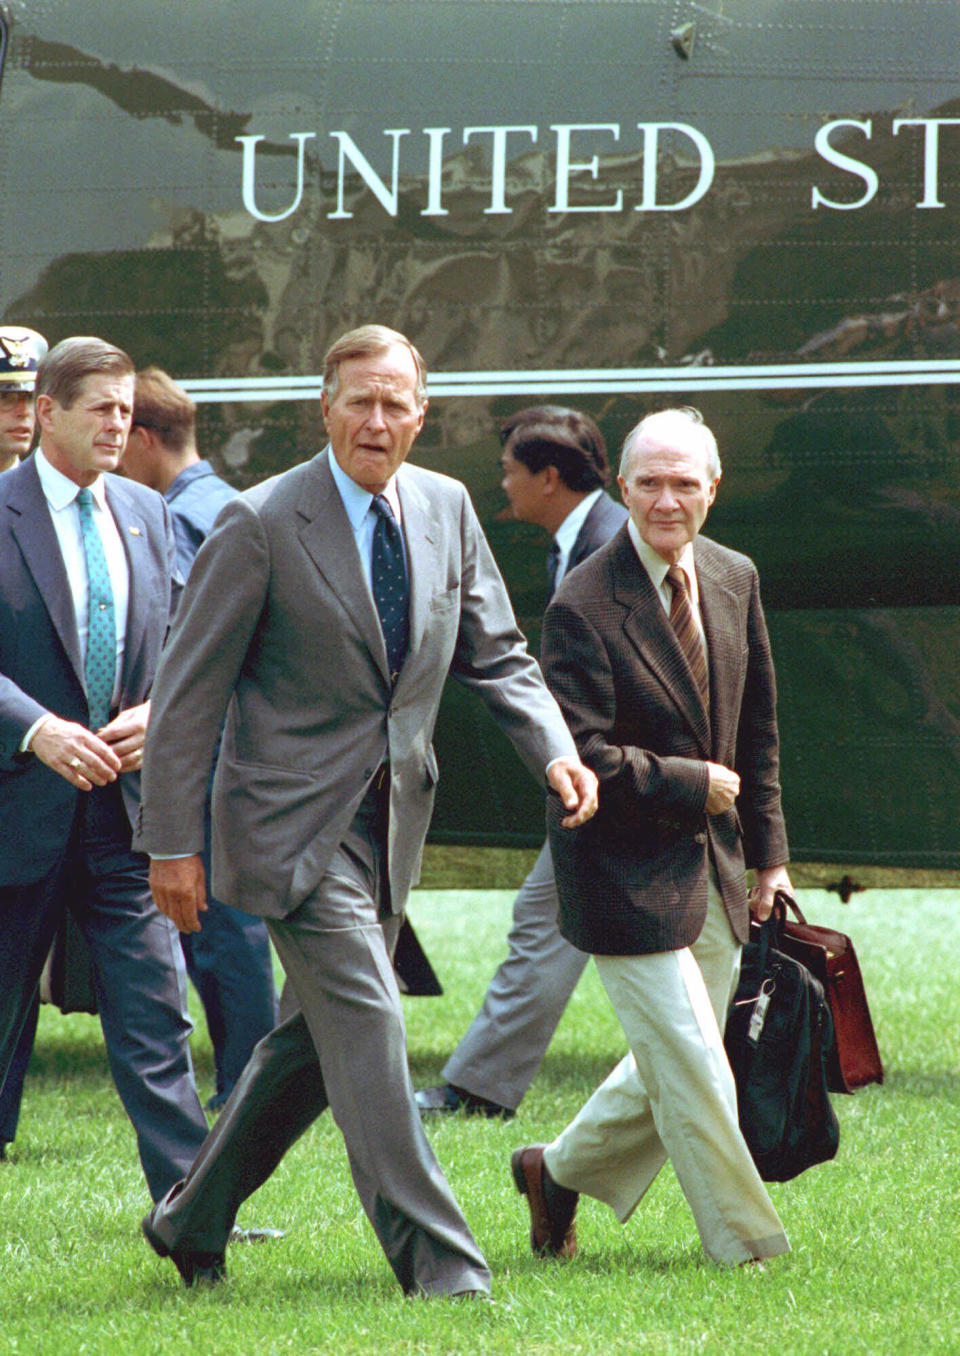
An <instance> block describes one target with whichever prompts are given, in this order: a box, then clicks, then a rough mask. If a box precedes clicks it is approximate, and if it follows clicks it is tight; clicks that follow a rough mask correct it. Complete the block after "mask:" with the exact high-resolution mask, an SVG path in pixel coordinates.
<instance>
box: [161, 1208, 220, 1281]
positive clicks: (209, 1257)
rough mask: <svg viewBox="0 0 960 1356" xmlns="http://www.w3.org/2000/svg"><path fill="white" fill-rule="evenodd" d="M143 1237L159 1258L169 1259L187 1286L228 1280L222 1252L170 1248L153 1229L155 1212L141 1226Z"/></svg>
mask: <svg viewBox="0 0 960 1356" xmlns="http://www.w3.org/2000/svg"><path fill="white" fill-rule="evenodd" d="M140 1227H141V1228H142V1229H143V1236H144V1238H145V1239H146V1240H147V1242H148V1243H149V1244H150V1246H151V1248H153V1250H154V1252H155V1253H156V1254H157V1256H158V1257H169V1258H170V1260H171V1261H172V1262H173V1265H174V1266H175V1267H176V1268H177V1270H178V1271H179V1273H180V1275H181V1276H182V1277H183V1283H184V1285H187V1286H194V1285H219V1283H220V1282H221V1281H225V1280H226V1279H227V1261H226V1258H225V1257H224V1255H223V1253H222V1252H190V1251H188V1250H187V1249H186V1248H168V1247H167V1245H166V1243H164V1241H163V1239H162V1238H161V1237H160V1235H159V1234H158V1233H157V1231H156V1229H154V1227H153V1211H151V1212H150V1214H149V1215H147V1216H146V1217H145V1218H144V1220H143V1221H142V1223H141V1226H140Z"/></svg>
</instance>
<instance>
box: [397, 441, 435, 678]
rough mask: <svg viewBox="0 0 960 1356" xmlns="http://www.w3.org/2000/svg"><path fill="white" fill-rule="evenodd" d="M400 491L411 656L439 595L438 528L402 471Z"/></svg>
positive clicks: (426, 504) (421, 496) (427, 503)
mask: <svg viewBox="0 0 960 1356" xmlns="http://www.w3.org/2000/svg"><path fill="white" fill-rule="evenodd" d="M397 490H398V492H399V495H400V512H401V514H402V516H403V540H404V544H405V546H406V549H407V566H408V569H409V571H410V653H411V655H413V654H415V653H416V652H417V650H418V649H419V648H420V642H421V641H422V639H423V633H424V629H425V627H426V624H427V617H428V614H429V611H430V599H431V598H432V597H433V595H434V593H435V592H436V584H437V576H436V570H437V552H436V549H435V548H436V543H437V539H438V538H437V527H436V520H435V518H434V514H433V510H432V508H431V505H430V501H429V500H428V499H427V498H426V496H425V495H424V494H423V491H422V490H421V489H420V488H419V487H418V486H417V485H415V484H414V483H413V482H412V481H411V480H410V479H409V478H408V477H405V476H404V474H403V470H402V468H401V471H400V474H399V476H398V478H397ZM405 669H406V665H404V669H403V670H401V673H400V679H401V681H402V679H403V673H404V671H405Z"/></svg>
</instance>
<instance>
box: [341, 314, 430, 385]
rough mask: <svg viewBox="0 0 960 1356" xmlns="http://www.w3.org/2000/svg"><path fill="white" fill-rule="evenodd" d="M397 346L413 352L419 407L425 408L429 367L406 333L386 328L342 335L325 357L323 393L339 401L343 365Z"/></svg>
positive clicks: (366, 328)
mask: <svg viewBox="0 0 960 1356" xmlns="http://www.w3.org/2000/svg"><path fill="white" fill-rule="evenodd" d="M394 345H401V346H402V347H403V348H407V349H409V350H410V355H411V357H412V358H413V361H414V365H415V366H416V369H417V404H418V405H422V404H423V402H424V401H425V400H426V398H427V365H426V363H425V362H424V361H423V357H422V355H421V354H420V352H419V351H418V349H416V348H415V347H414V345H413V344H411V342H410V340H409V339H408V338H407V336H406V335H405V334H401V333H400V331H399V330H391V329H389V328H388V327H387V326H386V325H360V326H359V327H358V328H357V329H355V330H349V331H348V332H347V333H346V334H342V335H341V336H340V338H339V339H337V340H335V342H334V343H332V344H331V345H330V347H329V348H328V349H327V351H326V353H325V354H324V357H323V391H324V394H325V395H326V397H327V399H328V400H334V399H336V395H337V391H338V390H339V388H340V364H341V363H343V362H347V360H348V359H350V358H369V357H370V356H371V355H373V354H377V353H386V351H387V350H388V349H390V348H393V347H394Z"/></svg>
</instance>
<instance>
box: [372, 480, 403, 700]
mask: <svg viewBox="0 0 960 1356" xmlns="http://www.w3.org/2000/svg"><path fill="white" fill-rule="evenodd" d="M371 507H372V509H373V511H374V513H375V514H376V518H377V520H376V522H375V523H374V525H373V551H372V554H371V569H370V582H371V585H372V588H373V601H374V602H375V603H376V605H377V612H378V614H379V616H380V625H381V626H382V627H383V639H384V641H385V642H386V647H387V663H388V664H389V666H390V681H391V682H392V683H395V682H396V681H397V677H398V675H399V673H400V670H401V668H402V667H403V661H404V659H406V657H407V646H408V645H409V643H410V617H409V613H410V586H409V584H408V582H407V566H406V561H405V560H404V555H403V537H402V536H401V533H400V525H399V523H398V522H397V520H396V518H395V517H394V516H393V510H392V509H391V507H390V505H389V504H388V503H387V501H386V499H384V497H383V495H382V494H376V495H374V497H373V503H372V505H371Z"/></svg>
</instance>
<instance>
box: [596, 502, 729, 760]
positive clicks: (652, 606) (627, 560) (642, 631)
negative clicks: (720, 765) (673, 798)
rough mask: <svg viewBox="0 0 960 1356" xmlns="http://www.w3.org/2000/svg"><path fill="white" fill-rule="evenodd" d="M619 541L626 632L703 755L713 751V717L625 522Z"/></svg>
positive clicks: (617, 565)
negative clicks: (711, 747) (708, 715)
mask: <svg viewBox="0 0 960 1356" xmlns="http://www.w3.org/2000/svg"><path fill="white" fill-rule="evenodd" d="M615 540H616V542H617V549H616V550H615V552H614V553H613V555H612V556H611V564H612V566H613V571H614V597H615V598H616V600H617V601H618V602H619V603H620V604H621V606H623V607H624V608H625V609H626V613H627V615H626V617H625V618H624V622H623V630H624V634H625V635H626V637H627V639H628V640H629V641H630V643H631V645H633V647H634V648H635V649H636V651H637V652H638V654H639V655H640V658H641V659H642V660H643V662H644V663H645V664H646V666H647V667H648V668H649V669H650V671H651V672H652V673H653V675H654V676H655V677H656V679H657V680H658V682H659V683H660V684H661V685H662V686H663V688H664V690H665V691H666V692H667V693H668V695H669V696H670V698H671V699H672V700H673V702H674V703H675V704H676V706H677V707H678V708H679V709H680V711H682V713H683V715H684V716H685V718H686V720H687V723H688V724H689V726H690V728H691V730H692V731H693V733H694V734H695V735H696V737H697V741H698V743H699V744H700V747H701V749H702V750H703V753H704V756H705V757H706V756H709V753H710V721H709V719H708V717H707V713H706V711H705V710H704V706H703V700H702V698H701V696H700V691H699V689H698V687H697V684H696V680H695V679H694V677H693V674H692V672H691V671H690V666H689V664H688V663H687V660H686V657H685V656H684V653H683V651H682V649H681V648H680V645H679V643H678V641H677V636H676V632H675V631H674V629H673V627H672V626H671V625H670V619H669V617H668V616H667V614H666V612H665V611H664V608H663V604H662V603H661V602H660V598H659V596H658V595H657V591H656V589H655V588H654V586H653V584H652V582H651V580H650V576H649V575H648V574H647V572H646V570H645V569H644V567H643V565H642V564H641V562H640V561H639V559H638V558H637V553H636V551H635V550H634V547H633V543H632V542H631V540H630V537H629V535H628V533H627V530H626V528H625V527H624V528H621V530H620V533H619V534H618V536H617V537H616V539H615Z"/></svg>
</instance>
